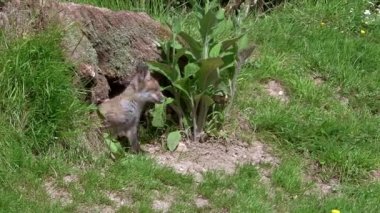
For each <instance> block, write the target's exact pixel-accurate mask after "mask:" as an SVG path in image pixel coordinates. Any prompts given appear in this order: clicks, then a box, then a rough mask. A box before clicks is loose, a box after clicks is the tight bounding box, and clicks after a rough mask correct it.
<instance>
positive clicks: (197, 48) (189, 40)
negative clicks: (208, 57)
mask: <svg viewBox="0 0 380 213" xmlns="http://www.w3.org/2000/svg"><path fill="white" fill-rule="evenodd" d="M178 35H179V36H180V38H182V40H183V42H185V44H186V45H185V47H186V48H187V49H188V50H189V51H190V52H191V54H193V55H194V57H195V58H201V56H202V45H201V44H200V43H199V42H198V41H197V40H195V39H194V38H193V37H191V36H190V35H189V34H187V33H185V32H183V31H182V32H180V33H179V34H178Z"/></svg>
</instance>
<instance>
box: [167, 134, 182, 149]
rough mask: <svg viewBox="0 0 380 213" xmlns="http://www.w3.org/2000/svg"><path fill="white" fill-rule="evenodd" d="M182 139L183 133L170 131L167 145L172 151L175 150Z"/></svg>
mask: <svg viewBox="0 0 380 213" xmlns="http://www.w3.org/2000/svg"><path fill="white" fill-rule="evenodd" d="M180 141H181V133H180V132H179V131H174V132H171V133H169V135H168V138H167V145H168V148H169V150H170V151H174V150H175V148H177V146H178V144H179V142H180Z"/></svg>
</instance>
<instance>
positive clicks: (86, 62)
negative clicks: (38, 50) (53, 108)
mask: <svg viewBox="0 0 380 213" xmlns="http://www.w3.org/2000/svg"><path fill="white" fill-rule="evenodd" d="M2 10H3V13H5V14H7V15H8V19H9V21H7V22H9V23H7V24H9V25H12V20H13V19H12V16H14V14H15V11H18V14H20V13H22V14H23V16H28V17H26V18H24V19H25V20H24V21H20V20H19V19H20V18H19V16H18V17H14V19H15V20H17V23H20V22H22V23H29V25H31V26H29V28H31V29H33V30H35V29H41V28H44V27H46V26H47V24H51V23H58V24H59V26H60V27H62V30H63V31H64V34H65V36H64V39H63V45H62V46H63V49H64V53H65V55H66V56H67V58H68V59H69V61H71V62H72V63H73V64H74V65H75V66H76V68H77V71H78V74H79V76H80V78H81V79H82V80H84V81H86V85H87V87H88V89H89V91H90V93H89V100H90V101H91V102H93V103H97V102H99V101H102V100H104V99H106V98H109V96H114V95H116V94H117V93H119V92H121V91H122V90H123V89H124V88H125V86H126V85H127V84H128V82H129V79H130V78H129V77H130V76H131V74H132V73H133V72H134V67H135V66H136V64H137V63H138V62H139V61H148V60H157V59H159V58H160V52H159V50H158V48H157V44H158V42H159V41H160V40H162V39H167V38H169V37H170V31H169V30H168V29H167V28H165V27H163V26H162V25H160V23H159V22H157V21H155V20H153V19H152V18H150V17H149V16H148V15H147V14H145V13H141V12H140V13H139V12H128V11H120V12H116V11H112V10H109V9H105V8H98V7H94V6H90V5H82V4H74V3H62V2H53V1H36V0H26V1H22V2H21V3H20V1H18V0H14V1H12V2H11V3H9V4H7V5H6V6H5V7H4V8H2ZM25 11H27V12H25ZM16 14H17V13H16ZM17 23H16V24H17ZM13 24H14V23H13ZM18 25H20V24H18ZM11 28H12V27H11ZM22 31H23V33H25V32H26V30H25V29H23V30H22Z"/></svg>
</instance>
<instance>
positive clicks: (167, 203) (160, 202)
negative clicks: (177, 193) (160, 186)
mask: <svg viewBox="0 0 380 213" xmlns="http://www.w3.org/2000/svg"><path fill="white" fill-rule="evenodd" d="M154 194H155V195H154V197H156V199H154V200H153V203H152V208H153V209H154V210H155V211H158V212H163V213H165V212H169V209H170V207H171V206H172V203H173V202H174V196H173V195H172V194H170V193H169V194H162V193H160V192H158V191H154Z"/></svg>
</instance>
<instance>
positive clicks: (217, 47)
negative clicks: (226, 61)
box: [209, 42, 222, 58]
mask: <svg viewBox="0 0 380 213" xmlns="http://www.w3.org/2000/svg"><path fill="white" fill-rule="evenodd" d="M221 48H222V43H221V42H219V43H217V44H216V45H214V46H213V47H212V48H211V50H210V54H209V56H210V58H214V57H218V56H219V54H220V50H221Z"/></svg>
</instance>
